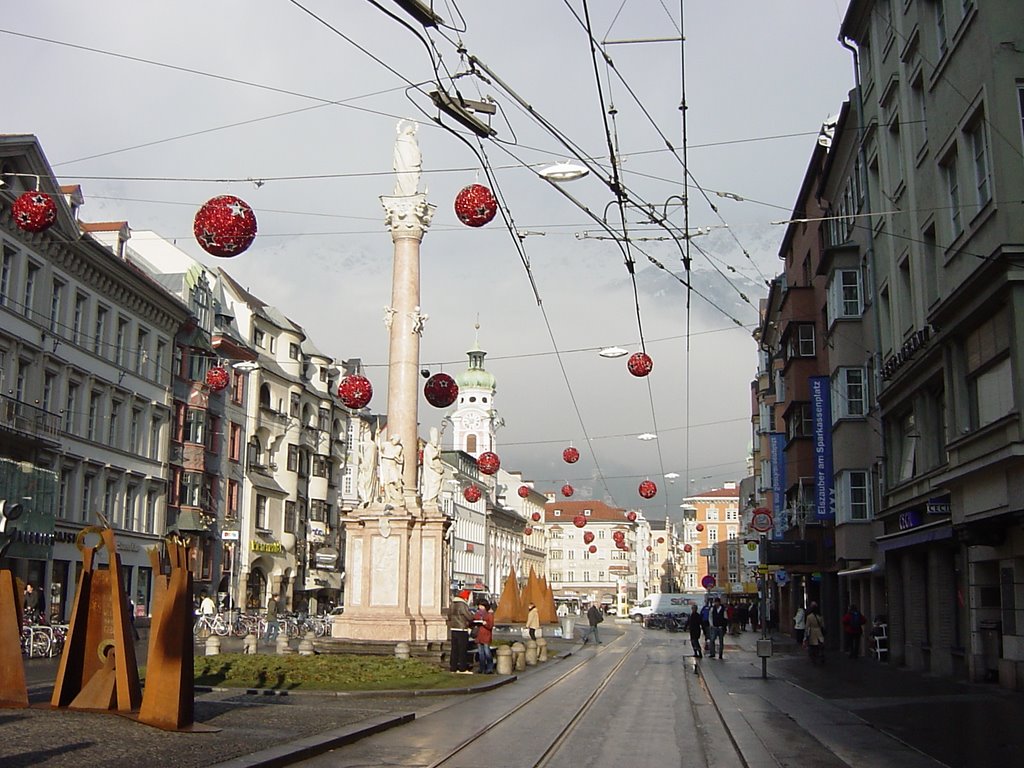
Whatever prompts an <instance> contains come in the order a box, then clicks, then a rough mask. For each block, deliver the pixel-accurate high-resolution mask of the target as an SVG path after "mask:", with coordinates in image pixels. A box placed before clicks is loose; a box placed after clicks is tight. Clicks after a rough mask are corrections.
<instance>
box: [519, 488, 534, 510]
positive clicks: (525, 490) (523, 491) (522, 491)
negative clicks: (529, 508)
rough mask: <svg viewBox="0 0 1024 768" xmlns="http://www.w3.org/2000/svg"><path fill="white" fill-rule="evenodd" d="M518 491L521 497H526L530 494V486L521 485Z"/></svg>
mask: <svg viewBox="0 0 1024 768" xmlns="http://www.w3.org/2000/svg"><path fill="white" fill-rule="evenodd" d="M517 493H518V494H519V498H521V499H525V498H526V497H527V496H529V495H530V486H528V485H520V486H519V490H518V491H517ZM533 514H535V515H536V514H537V513H536V512H534V513H533Z"/></svg>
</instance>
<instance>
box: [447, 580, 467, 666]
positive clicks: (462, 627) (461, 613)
mask: <svg viewBox="0 0 1024 768" xmlns="http://www.w3.org/2000/svg"><path fill="white" fill-rule="evenodd" d="M471 594H472V593H471V592H470V591H469V590H468V589H464V590H462V591H461V592H459V594H457V595H456V596H455V597H453V598H452V604H451V605H450V606H448V637H449V639H450V641H451V649H450V652H449V654H448V669H449V670H451V671H452V672H456V673H458V674H460V675H468V674H472V673H471V671H470V669H469V628H470V625H471V624H472V623H473V613H472V611H470V610H469V603H468V602H466V601H467V600H469V596H470V595H471Z"/></svg>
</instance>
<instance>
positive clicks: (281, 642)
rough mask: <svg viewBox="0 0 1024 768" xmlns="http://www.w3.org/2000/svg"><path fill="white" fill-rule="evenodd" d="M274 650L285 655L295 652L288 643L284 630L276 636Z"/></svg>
mask: <svg viewBox="0 0 1024 768" xmlns="http://www.w3.org/2000/svg"><path fill="white" fill-rule="evenodd" d="M274 650H275V651H277V655H278V656H287V655H288V654H290V653H295V651H294V649H292V647H291V646H290V645H288V635H286V634H285V633H284V632H282V633H281V634H280V635H278V636H277V643H276V647H275V648H274Z"/></svg>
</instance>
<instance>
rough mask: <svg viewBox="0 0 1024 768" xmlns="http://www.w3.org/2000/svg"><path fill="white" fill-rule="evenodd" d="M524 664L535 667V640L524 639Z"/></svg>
mask: <svg viewBox="0 0 1024 768" xmlns="http://www.w3.org/2000/svg"><path fill="white" fill-rule="evenodd" d="M526 666H528V667H535V666H537V641H536V640H527V641H526Z"/></svg>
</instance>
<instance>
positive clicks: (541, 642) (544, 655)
mask: <svg viewBox="0 0 1024 768" xmlns="http://www.w3.org/2000/svg"><path fill="white" fill-rule="evenodd" d="M547 660H548V641H547V640H545V639H544V638H543V637H538V638H537V661H547Z"/></svg>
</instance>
